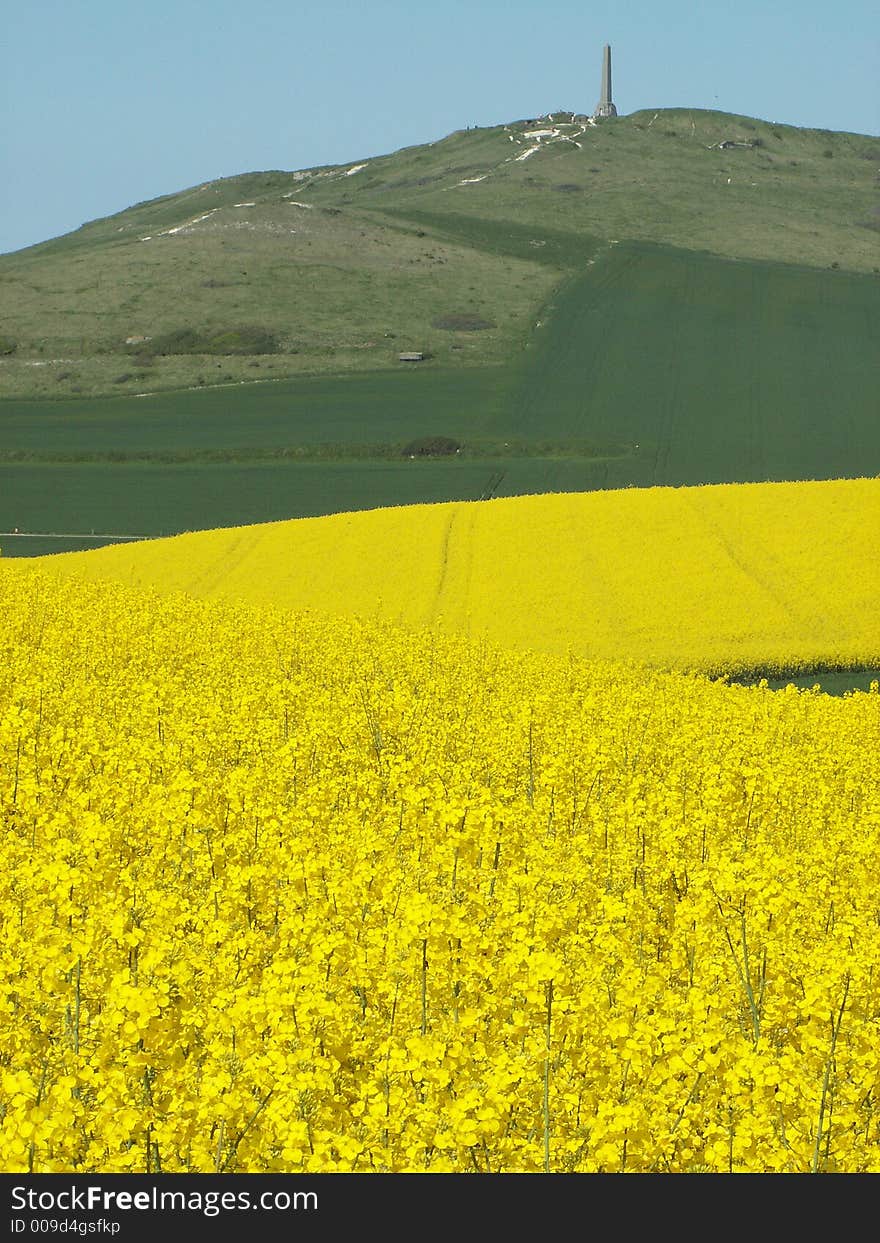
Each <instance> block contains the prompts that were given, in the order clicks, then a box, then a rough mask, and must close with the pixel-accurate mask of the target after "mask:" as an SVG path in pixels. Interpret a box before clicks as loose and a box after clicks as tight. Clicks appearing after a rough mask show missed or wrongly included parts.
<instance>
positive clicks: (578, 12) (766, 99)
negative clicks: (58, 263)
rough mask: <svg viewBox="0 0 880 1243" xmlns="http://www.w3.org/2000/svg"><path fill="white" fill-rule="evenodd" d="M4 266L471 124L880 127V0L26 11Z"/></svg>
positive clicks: (7, 186) (157, 3)
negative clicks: (580, 116)
mask: <svg viewBox="0 0 880 1243" xmlns="http://www.w3.org/2000/svg"><path fill="white" fill-rule="evenodd" d="M4 36H5V40H4V41H5V44H6V53H7V54H6V57H5V58H4V59H5V60H6V65H5V66H4V81H3V84H2V86H0V91H2V95H0V99H2V104H3V110H4V121H3V124H2V128H0V134H2V137H0V177H2V186H3V193H2V196H0V252H3V251H9V250H16V249H18V248H20V247H22V246H27V245H31V244H32V243H34V242H38V241H42V240H45V239H46V238H49V237H54V236H57V235H58V234H60V233H65V232H67V231H68V230H70V229H74V228H76V227H78V226H79V225H80V224H82V223H83V222H84V221H86V220H92V219H95V218H97V217H99V216H105V215H108V214H110V213H111V212H114V211H119V210H121V209H122V208H124V207H128V206H130V205H131V204H132V203H136V202H139V201H141V200H143V199H149V198H154V197H156V196H157V195H160V194H168V193H172V192H174V191H176V190H180V189H183V188H185V187H186V186H190V185H194V184H197V183H199V182H202V181H206V180H209V179H211V178H214V177H222V176H229V175H232V174H235V173H243V172H252V171H255V170H258V169H270V168H278V169H296V168H307V167H310V166H311V165H314V164H332V163H341V162H343V161H348V160H356V159H358V158H361V157H368V156H372V155H379V154H381V153H383V152H387V151H393V150H396V149H397V148H399V147H402V146H407V145H410V144H413V143H419V142H429V141H431V140H433V139H436V138H440V137H442V136H443V135H445V134H447V133H450V132H451V131H452V130H455V129H460V128H463V127H464V126H466V125H491V124H495V123H497V122H501V121H508V120H515V119H517V118H520V117H526V116H536V115H539V114H541V113H544V112H547V111H550V110H552V109H557V108H571V109H575V110H578V111H586V112H590V111H592V109H593V107H594V106H595V104H596V101H597V98H598V92H599V79H600V69H601V54H602V45H603V43H605V42H610V43H611V45H612V48H613V55H614V96H615V101H616V102H617V105H618V108H619V110H620V111H621V112H623V113H626V112H634V111H636V110H637V109H639V108H650V107H674V106H687V107H695V108H721V109H723V110H725V111H730V112H740V113H745V114H747V115H750V116H758V117H763V118H765V119H767V120H773V121H780V122H787V123H789V124H793V125H803V126H810V127H816V128H824V129H841V130H853V131H856V132H859V133H868V134H877V133H878V132H880V86H878V78H880V75H878V66H880V5H878V4H877V0H840V2H838V3H836V4H828V3H827V0H826V2H819V0H781V2H777V3H774V0H764V2H763V3H755V2H754V0H740V3H738V4H736V5H733V4H724V5H722V4H717V3H715V0H705V2H704V3H702V4H697V3H679V2H678V0H664V3H662V4H658V3H657V0H637V2H635V3H617V4H615V3H613V2H608V0H606V3H604V4H590V3H589V0H578V2H577V3H575V2H573V0H543V2H542V3H537V2H533V3H528V4H527V3H523V2H521V0H503V2H502V0H470V2H465V0H435V2H433V3H431V4H427V3H423V2H422V0H408V2H407V3H404V2H403V0H367V2H366V3H359V4H355V3H340V2H339V0H325V2H324V3H314V2H312V0H306V2H303V3H298V2H297V0H284V2H281V0H236V2H233V0H211V2H210V3H207V2H205V0H150V3H143V4H134V3H133V2H132V0H113V2H112V3H111V2H110V0H75V2H71V0H29V2H28V3H20V4H17V5H15V6H14V7H13V11H12V12H11V13H10V14H8V15H7V16H6V17H5V18H4Z"/></svg>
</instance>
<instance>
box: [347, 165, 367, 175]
mask: <svg viewBox="0 0 880 1243" xmlns="http://www.w3.org/2000/svg"><path fill="white" fill-rule="evenodd" d="M366 167H367V166H366V164H355V166H354V167H353V168H347V169H346V170H345V175H346V177H351V176H352V175H353V174H354V173H359V172H360V171H361V169H362V168H366Z"/></svg>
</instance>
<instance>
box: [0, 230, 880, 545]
mask: <svg viewBox="0 0 880 1243" xmlns="http://www.w3.org/2000/svg"><path fill="white" fill-rule="evenodd" d="M511 244H513V243H511ZM878 301H880V283H878V281H877V280H876V279H875V278H874V277H873V276H870V275H867V276H863V275H857V274H852V273H843V272H827V271H826V272H823V271H819V270H817V269H810V268H807V267H794V266H790V265H782V264H770V263H763V262H757V261H731V260H722V259H718V258H713V257H711V256H708V255H703V254H697V253H695V252H687V251H681V250H676V249H674V248H671V247H660V246H653V245H650V244H645V243H620V244H619V245H613V246H611V245H609V246H605V247H604V248H600V249H599V250H598V251H596V252H595V253H594V257H593V259H592V261H585V266H584V267H582V268H581V271H580V272H579V273H578V274H577V275H573V276H571V277H569V278H568V280H567V282H566V283H565V284H564V285H563V286H562V287H561V288H560V289H559V290H558V291H557V293H556V294H555V295H554V296H553V297H552V298H551V299H550V302H549V303H548V304H547V305H546V306H545V307H544V309H543V310H541V311H540V313H539V317H538V320H537V325H538V326H533V327H532V329H531V331H530V333H529V334H528V336H527V337H526V338H525V341H524V345H523V348H521V349H520V350H519V351H518V353H517V354H516V355H515V356H514V357H513V358H512V359H511V362H510V364H509V365H508V366H506V367H503V366H500V365H484V366H480V367H477V366H475V367H469V368H460V369H459V368H452V367H449V366H443V365H440V364H438V363H435V362H427V363H422V364H417V365H415V366H412V367H411V368H407V367H398V368H396V369H386V370H385V371H378V372H372V373H371V372H365V373H361V374H348V375H339V376H317V377H303V378H301V379H298V380H280V381H275V382H271V383H264V384H249V385H230V386H228V387H225V388H206V389H200V390H192V391H184V392H178V393H164V394H150V395H147V396H143V397H116V398H93V399H82V400H77V401H38V400H31V401H20V400H19V401H5V402H0V480H2V490H0V531H11V530H13V528H15V527H18V528H19V529H21V530H27V531H40V532H49V531H53V532H60V533H65V534H67V533H78V534H87V533H89V532H91V531H93V530H94V531H104V532H107V533H113V534H145V535H156V534H159V533H170V532H174V531H181V530H190V529H197V528H204V527H212V526H230V525H237V524H240V523H247V522H261V521H267V520H271V519H281V518H289V517H298V516H307V515H314V514H321V513H332V512H335V511H338V510H348V509H362V508H372V507H375V506H379V505H395V504H410V503H413V502H418V501H438V500H453V499H478V498H479V497H482V496H486V495H496V496H512V495H519V494H523V493H529V492H546V491H586V490H591V489H595V488H608V487H628V486H637V487H644V486H650V485H653V484H668V485H685V484H699V483H723V482H748V481H756V482H757V481H761V480H772V479H777V480H780V479H827V478H836V477H852V476H858V475H873V474H877V473H880V420H878V418H877V400H876V393H875V391H874V390H873V389H872V387H871V386H870V385H869V384H867V383H866V375H867V373H868V370H869V367H870V365H871V360H872V359H875V358H876V357H877V350H878V341H877V323H878V317H877V309H878ZM424 436H445V437H450V438H453V439H454V440H456V441H458V442H459V443H460V445H461V451H460V453H459V454H458V455H456V456H455V458H454V459H453V460H436V459H435V460H427V461H422V460H417V461H410V460H409V459H408V455H406V454H405V453H404V446H405V445H406V444H407V443H408V442H409V441H410V440H412V439H414V438H418V437H424ZM4 544H5V547H4V552H5V553H6V555H30V554H33V553H34V552H37V551H45V548H44V547H43V546H41V545H40V544H39V543H38V541H35V540H23V539H21V540H14V539H11V538H6V539H5V541H4Z"/></svg>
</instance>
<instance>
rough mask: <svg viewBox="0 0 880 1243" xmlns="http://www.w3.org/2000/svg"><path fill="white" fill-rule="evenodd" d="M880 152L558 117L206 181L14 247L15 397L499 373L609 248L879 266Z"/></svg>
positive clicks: (2, 289) (8, 319) (665, 120)
mask: <svg viewBox="0 0 880 1243" xmlns="http://www.w3.org/2000/svg"><path fill="white" fill-rule="evenodd" d="M729 143H734V144H736V145H733V146H729V145H727V146H725V145H722V144H729ZM878 163H880V140H878V139H877V138H872V137H869V136H861V135H856V134H839V133H830V132H827V131H818V130H799V129H796V128H793V127H790V126H777V125H772V124H769V123H766V122H762V121H757V120H752V119H749V118H746V117H737V116H731V115H727V114H723V113H715V112H704V111H698V110H693V111H684V110H663V111H659V112H656V113H654V112H646V113H635V114H633V115H632V116H628V117H620V118H616V119H614V120H611V121H606V122H602V123H601V124H599V125H591V124H589V123H587V121H586V119H585V118H577V117H572V114H563V113H556V114H553V116H552V117H551V118H541V119H539V120H536V121H532V122H527V121H520V122H516V123H512V124H509V125H499V126H494V127H491V128H481V129H473V130H466V131H463V132H458V133H456V134H452V135H450V136H449V137H448V138H445V139H443V140H441V141H439V142H435V143H430V144H427V145H425V146H419V147H412V148H408V149H406V150H403V151H399V152H397V153H395V154H393V155H388V156H381V157H378V158H374V159H369V160H364V161H360V162H355V163H353V164H351V165H347V166H342V167H336V168H319V169H309V170H304V171H301V172H294V173H285V172H271V173H254V174H248V175H245V176H241V177H233V178H229V179H226V180H222V181H217V182H211V183H207V184H205V185H202V186H198V187H195V188H193V189H190V190H187V191H185V192H183V193H181V194H177V195H170V196H166V197H164V198H161V199H157V200H154V201H152V202H149V203H144V204H139V205H138V206H136V207H133V208H130V209H129V210H127V211H124V212H121V213H119V214H117V215H115V216H111V217H108V218H106V219H104V220H99V221H95V222H93V223H91V224H88V225H85V226H83V228H81V229H79V230H77V231H76V232H75V233H72V234H69V235H67V236H66V237H63V238H59V239H56V240H54V241H51V242H46V243H44V244H42V245H40V246H35V247H31V248H30V249H28V250H25V251H20V252H18V253H16V254H13V255H5V256H0V294H2V300H0V305H2V315H0V396H13V395H19V396H41V397H47V398H53V399H54V398H64V397H70V396H76V395H82V396H88V395H91V394H96V393H106V394H118V393H123V394H127V393H140V392H145V391H155V390H161V389H180V388H185V387H189V386H193V387H199V386H210V385H213V384H217V383H231V382H241V381H243V380H247V381H254V380H261V379H274V378H279V377H283V376H294V375H301V374H316V373H317V374H321V373H334V374H336V373H339V372H341V371H346V372H347V371H354V372H363V371H365V370H381V369H385V368H388V367H389V366H392V365H399V364H397V362H396V359H397V354H398V353H399V352H401V351H404V350H419V351H424V352H426V353H428V354H430V355H431V356H432V362H431V364H430V365H432V366H449V367H455V368H466V367H471V366H477V365H483V364H486V363H506V362H508V361H509V360H510V359H511V358H513V357H515V356H516V354H517V352H518V351H519V350H520V349H521V347H522V345H523V344H524V342H525V340H526V338H527V335H528V333H529V331H530V329H531V327H532V325H533V324H534V322H535V320H536V319H537V318H539V317H540V309H541V307H542V306H543V305H544V303H545V302H546V301H547V299H548V298H549V297H550V295H551V293H552V291H553V290H554V289H555V288H556V287H557V286H558V285H559V283H560V281H561V280H562V279H563V278H564V277H565V276H566V274H569V273H571V272H574V271H582V270H583V268H584V265H585V264H586V263H587V261H588V260H589V259H590V258H591V257H592V256H593V255H594V254H595V252H596V251H597V249H598V248H600V247H601V246H602V245H604V244H606V243H607V242H609V241H611V240H624V239H625V240H634V239H637V240H648V241H653V242H661V243H665V244H671V245H674V246H678V247H682V248H687V249H698V250H703V251H706V252H707V253H711V254H715V255H720V256H727V257H734V258H759V259H772V260H775V261H783V262H787V263H796V264H805V265H809V266H813V267H817V268H824V269H828V270H831V269H832V268H835V269H841V270H849V271H853V272H868V273H873V272H875V271H876V270H877V269H878V268H880V246H878V237H877V230H878V227H880V193H878V183H877V176H876V172H877V166H878ZM462 325H464V327H463V326H462ZM468 325H469V327H468ZM141 338H146V339H141ZM129 339H133V340H132V342H131V344H128V345H127V344H126V341H127V340H129Z"/></svg>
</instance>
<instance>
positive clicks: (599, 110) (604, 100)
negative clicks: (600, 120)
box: [593, 43, 617, 117]
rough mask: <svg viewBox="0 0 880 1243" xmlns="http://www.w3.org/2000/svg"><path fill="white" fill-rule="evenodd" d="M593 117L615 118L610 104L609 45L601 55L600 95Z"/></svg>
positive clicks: (614, 109)
mask: <svg viewBox="0 0 880 1243" xmlns="http://www.w3.org/2000/svg"><path fill="white" fill-rule="evenodd" d="M593 116H594V117H616V116H617V109H616V108H615V106H614V104H613V103H612V102H611V45H610V44H609V43H606V44H605V50H604V51H603V53H602V94H601V96H600V98H599V102H598V103H597V104H596V111H595V112H594V113H593Z"/></svg>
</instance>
